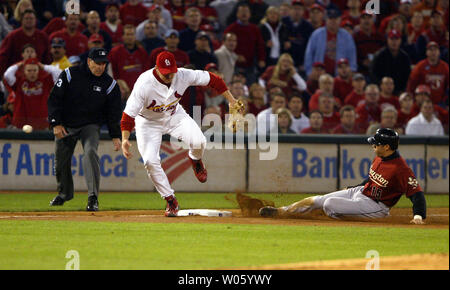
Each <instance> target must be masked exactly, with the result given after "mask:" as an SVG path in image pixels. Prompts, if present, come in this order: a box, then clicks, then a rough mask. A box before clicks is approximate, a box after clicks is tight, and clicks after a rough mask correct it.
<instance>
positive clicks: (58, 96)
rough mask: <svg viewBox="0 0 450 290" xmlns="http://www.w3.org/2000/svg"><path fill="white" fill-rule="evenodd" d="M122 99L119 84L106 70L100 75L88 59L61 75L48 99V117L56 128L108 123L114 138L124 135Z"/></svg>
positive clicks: (110, 133)
mask: <svg viewBox="0 0 450 290" xmlns="http://www.w3.org/2000/svg"><path fill="white" fill-rule="evenodd" d="M120 99H121V94H120V89H119V85H118V84H117V83H116V81H115V80H114V79H113V78H111V77H110V76H109V75H108V74H107V73H106V69H105V72H104V73H103V74H102V75H101V76H99V77H97V76H95V75H93V74H92V72H91V70H90V69H89V67H88V65H87V62H84V63H82V64H81V65H79V66H73V67H70V68H67V69H65V70H64V71H63V72H62V73H61V74H60V76H59V79H58V81H57V82H56V84H55V85H54V87H53V89H52V91H51V92H50V96H49V98H48V102H47V105H48V120H49V122H50V125H51V126H52V127H54V126H56V125H63V126H65V127H69V128H80V127H82V126H85V125H89V124H99V125H102V124H104V123H106V124H107V126H108V130H109V135H110V136H111V138H120V136H121V131H120V119H121V115H122V109H121V100H120Z"/></svg>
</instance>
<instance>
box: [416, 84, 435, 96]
mask: <svg viewBox="0 0 450 290" xmlns="http://www.w3.org/2000/svg"><path fill="white" fill-rule="evenodd" d="M415 94H416V95H417V94H428V95H429V96H430V95H431V90H430V87H429V86H427V85H418V86H417V88H416V90H415Z"/></svg>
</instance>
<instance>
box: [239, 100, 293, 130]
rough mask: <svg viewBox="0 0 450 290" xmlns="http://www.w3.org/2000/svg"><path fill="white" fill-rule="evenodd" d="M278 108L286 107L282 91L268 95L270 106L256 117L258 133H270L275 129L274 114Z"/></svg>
mask: <svg viewBox="0 0 450 290" xmlns="http://www.w3.org/2000/svg"><path fill="white" fill-rule="evenodd" d="M233 96H234V94H233ZM280 108H286V96H285V95H284V94H283V93H282V92H279V93H274V94H272V95H270V107H269V108H267V109H265V110H264V111H261V112H260V113H259V114H258V116H257V117H256V125H257V132H258V134H262V135H264V134H270V132H273V131H274V130H275V128H276V126H277V123H276V118H275V116H274V114H276V112H277V111H278V109H280Z"/></svg>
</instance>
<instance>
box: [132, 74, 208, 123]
mask: <svg viewBox="0 0 450 290" xmlns="http://www.w3.org/2000/svg"><path fill="white" fill-rule="evenodd" d="M153 71H154V68H153V69H150V70H148V71H146V72H144V73H142V74H141V75H140V76H139V78H138V79H137V81H136V83H135V84H134V88H133V91H132V92H131V94H130V97H129V98H128V101H127V105H126V107H125V110H124V112H125V113H126V114H127V115H128V116H130V117H132V118H135V117H136V116H137V115H140V116H142V117H144V118H146V119H148V120H158V119H166V118H168V117H170V116H171V115H173V114H175V113H176V111H177V110H178V108H179V107H180V105H179V104H178V103H179V101H180V99H181V96H182V95H183V94H184V92H185V91H186V89H187V88H188V87H190V86H206V85H208V83H209V81H210V75H209V73H208V72H207V71H202V70H190V69H184V68H179V69H178V71H177V73H176V74H175V77H174V78H173V80H172V83H171V85H170V87H167V85H165V84H162V83H160V82H159V81H158V80H157V79H156V77H155V76H154V75H153Z"/></svg>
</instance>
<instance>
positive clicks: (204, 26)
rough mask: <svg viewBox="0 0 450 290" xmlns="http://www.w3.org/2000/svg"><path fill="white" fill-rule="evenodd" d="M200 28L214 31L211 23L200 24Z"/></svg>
mask: <svg viewBox="0 0 450 290" xmlns="http://www.w3.org/2000/svg"><path fill="white" fill-rule="evenodd" d="M200 30H203V31H211V32H212V31H214V27H213V26H212V25H211V24H203V25H201V26H200Z"/></svg>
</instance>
